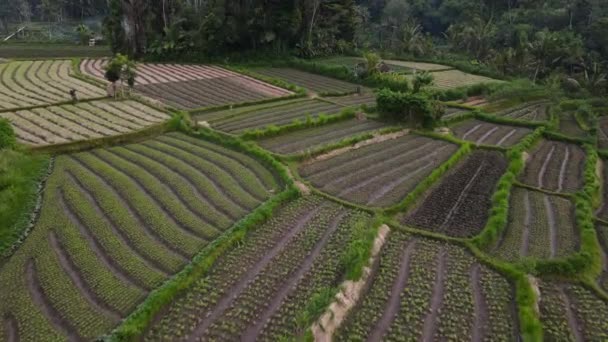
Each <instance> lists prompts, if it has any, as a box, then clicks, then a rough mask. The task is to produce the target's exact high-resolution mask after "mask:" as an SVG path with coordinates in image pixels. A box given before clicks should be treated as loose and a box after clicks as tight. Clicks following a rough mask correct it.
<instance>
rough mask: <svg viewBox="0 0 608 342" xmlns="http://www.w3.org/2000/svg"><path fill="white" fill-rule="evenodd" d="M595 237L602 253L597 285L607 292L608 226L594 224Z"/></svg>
mask: <svg viewBox="0 0 608 342" xmlns="http://www.w3.org/2000/svg"><path fill="white" fill-rule="evenodd" d="M595 229H596V231H597V237H598V240H599V242H600V246H601V253H602V273H601V275H600V277H599V279H598V282H599V285H600V287H601V288H603V289H604V290H605V291H606V292H608V226H606V225H604V224H596V226H595Z"/></svg>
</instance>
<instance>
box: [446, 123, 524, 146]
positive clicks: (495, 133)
mask: <svg viewBox="0 0 608 342" xmlns="http://www.w3.org/2000/svg"><path fill="white" fill-rule="evenodd" d="M452 132H453V133H454V135H455V136H456V137H458V138H460V139H463V140H467V141H471V142H473V143H475V144H477V145H494V146H503V147H511V146H513V145H515V144H517V143H518V142H519V141H520V140H521V139H523V138H524V137H525V136H526V135H528V134H530V133H532V130H531V129H529V128H525V127H515V126H507V125H498V124H494V123H489V122H484V121H479V120H467V121H465V122H462V123H459V124H457V125H456V126H454V127H452Z"/></svg>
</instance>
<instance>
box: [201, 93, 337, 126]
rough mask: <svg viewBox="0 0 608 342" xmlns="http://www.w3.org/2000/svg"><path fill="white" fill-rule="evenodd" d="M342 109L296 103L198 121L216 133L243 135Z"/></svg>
mask: <svg viewBox="0 0 608 342" xmlns="http://www.w3.org/2000/svg"><path fill="white" fill-rule="evenodd" d="M342 109H343V107H341V106H340V105H337V104H334V103H330V102H325V101H322V100H318V99H305V100H296V101H291V102H284V103H281V104H279V105H275V104H271V105H268V106H267V107H262V108H260V109H252V110H251V111H239V112H238V114H236V115H231V114H230V111H223V112H222V113H209V114H205V115H203V116H197V119H208V120H209V119H210V121H209V123H210V124H211V126H212V127H213V128H215V129H218V130H220V131H223V132H227V133H233V134H240V133H243V132H245V131H249V130H255V129H259V128H266V127H268V126H285V125H288V124H291V123H293V122H294V121H296V120H300V121H305V120H307V118H309V117H310V118H316V117H318V116H319V115H322V114H323V115H332V114H338V113H339V112H340V111H341V110H342Z"/></svg>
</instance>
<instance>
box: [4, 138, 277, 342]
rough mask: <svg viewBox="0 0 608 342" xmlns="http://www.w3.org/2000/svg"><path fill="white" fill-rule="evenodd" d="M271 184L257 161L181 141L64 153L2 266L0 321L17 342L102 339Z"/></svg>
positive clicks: (194, 141) (264, 194)
mask: <svg viewBox="0 0 608 342" xmlns="http://www.w3.org/2000/svg"><path fill="white" fill-rule="evenodd" d="M277 188H278V184H277V181H276V179H275V177H274V176H273V175H272V173H271V172H270V171H268V170H266V169H265V168H264V167H263V166H262V165H261V164H260V163H258V162H257V161H256V160H254V159H253V158H252V157H249V156H246V155H243V154H240V153H237V152H234V151H232V150H229V149H226V148H224V147H220V146H218V145H215V144H211V143H209V142H205V141H202V140H198V139H195V138H191V137H187V136H184V135H180V134H172V135H167V136H161V137H159V138H157V139H154V140H149V141H146V142H144V143H141V144H134V145H127V146H124V147H115V148H111V149H100V150H94V151H92V152H85V153H77V154H74V155H69V156H68V155H64V156H60V157H58V158H57V160H56V163H55V170H54V172H53V174H52V175H51V176H50V178H49V180H48V183H47V187H46V190H45V192H44V198H43V201H42V208H41V212H40V216H39V219H38V221H37V223H36V226H35V228H34V229H33V230H32V233H31V234H30V235H29V236H28V238H27V239H26V241H25V242H24V244H23V245H22V246H21V248H20V249H19V250H18V251H17V252H16V253H15V254H14V255H13V256H12V257H11V259H9V260H8V261H7V262H6V263H5V264H4V265H3V267H2V269H1V270H0V286H1V287H2V289H3V290H2V292H1V293H0V316H1V317H11V319H13V320H14V321H15V322H16V323H17V324H16V326H17V329H16V330H15V331H13V334H17V335H18V336H19V338H20V339H21V340H24V341H55V340H58V341H59V340H65V339H71V340H80V339H82V340H92V339H94V338H96V337H97V336H100V335H102V334H105V333H107V332H108V331H110V330H111V329H112V327H114V326H115V325H116V324H118V322H119V321H120V320H121V318H124V317H126V316H127V315H128V314H129V313H130V312H131V311H132V310H133V309H134V308H135V307H136V306H137V305H138V304H139V303H140V302H141V301H142V300H143V299H144V298H145V297H146V295H147V294H148V293H149V292H150V291H152V290H153V289H155V288H157V287H158V286H160V285H161V284H162V283H163V282H164V281H165V280H166V279H168V277H170V276H171V275H173V274H174V273H176V272H178V271H179V270H181V269H182V268H183V266H184V265H185V264H186V263H187V262H188V260H189V259H190V258H191V257H192V256H193V255H195V254H196V253H198V252H199V251H200V250H201V248H202V247H203V246H205V245H207V244H208V243H209V242H211V241H212V240H214V239H215V238H216V237H217V236H219V235H220V234H222V232H223V231H225V230H226V229H228V228H229V227H231V226H232V225H233V224H234V222H236V221H237V220H239V219H240V218H242V217H244V216H245V215H246V214H247V213H249V212H251V211H252V210H253V209H254V208H255V207H257V206H258V205H260V204H261V203H262V201H264V200H265V199H266V198H268V197H269V196H270V195H271V192H272V191H273V190H276V189H277Z"/></svg>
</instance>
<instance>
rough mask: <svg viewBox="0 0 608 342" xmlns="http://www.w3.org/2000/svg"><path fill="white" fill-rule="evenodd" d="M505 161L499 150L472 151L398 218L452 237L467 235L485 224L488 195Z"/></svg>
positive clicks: (488, 203) (505, 167) (411, 224)
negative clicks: (416, 204)
mask: <svg viewBox="0 0 608 342" xmlns="http://www.w3.org/2000/svg"><path fill="white" fill-rule="evenodd" d="M506 169H507V161H506V159H505V158H504V156H503V155H502V154H501V153H499V152H489V151H476V152H473V153H472V154H471V155H470V156H469V157H467V158H466V159H465V160H463V161H461V162H460V163H459V164H458V165H457V166H456V167H455V168H454V169H453V170H452V171H450V172H449V173H448V174H447V175H446V176H444V177H443V180H442V181H441V182H440V183H439V184H438V185H436V186H434V187H433V188H432V189H431V190H429V192H427V195H426V196H425V198H424V199H423V200H422V201H421V202H420V203H419V204H418V206H417V207H416V208H414V209H413V210H412V211H411V212H410V213H408V214H407V215H406V216H405V217H404V218H402V222H403V223H405V224H407V225H410V226H413V227H417V228H421V229H427V230H431V231H434V232H440V233H445V234H447V235H450V236H455V237H471V236H474V235H475V234H478V233H479V232H480V231H481V230H482V229H483V228H484V227H485V224H486V221H487V219H488V215H489V210H490V208H491V206H492V202H491V199H492V195H493V193H494V189H495V187H496V184H497V182H498V180H499V179H500V177H502V175H503V174H504V172H505V171H506Z"/></svg>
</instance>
